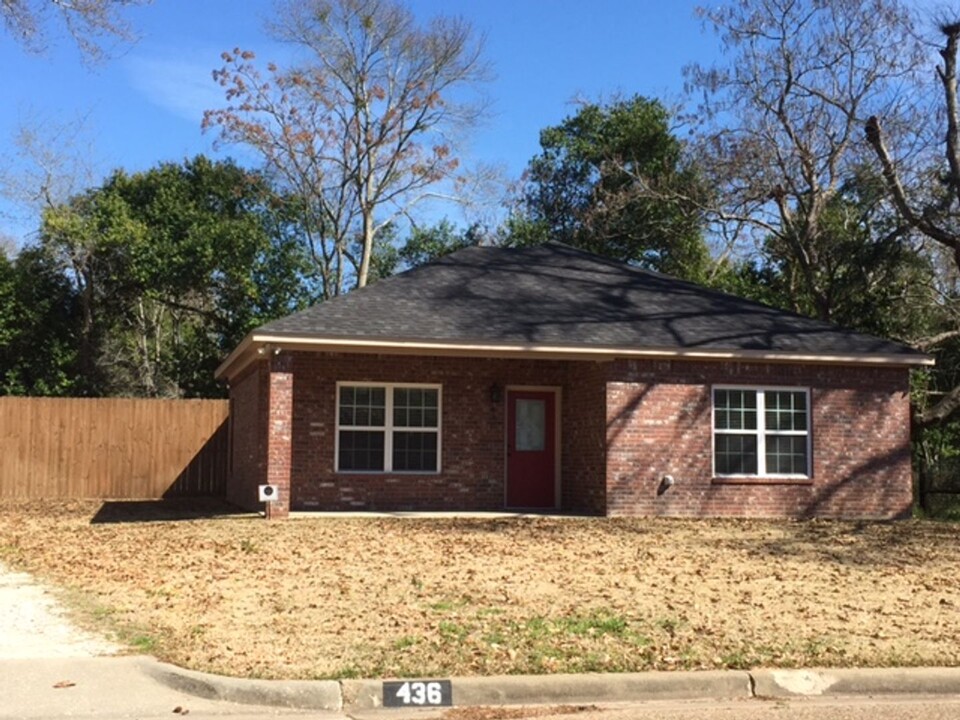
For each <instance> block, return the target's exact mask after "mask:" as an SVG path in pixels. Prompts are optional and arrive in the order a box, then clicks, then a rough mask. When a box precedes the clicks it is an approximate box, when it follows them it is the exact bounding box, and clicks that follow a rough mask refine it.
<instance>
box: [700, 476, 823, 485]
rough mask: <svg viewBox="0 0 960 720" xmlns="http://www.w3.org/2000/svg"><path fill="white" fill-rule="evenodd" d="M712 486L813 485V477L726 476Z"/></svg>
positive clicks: (714, 481) (714, 480) (717, 478)
mask: <svg viewBox="0 0 960 720" xmlns="http://www.w3.org/2000/svg"><path fill="white" fill-rule="evenodd" d="M710 482H711V484H712V485H813V478H811V477H776V476H766V477H759V476H755V475H724V476H720V477H715V478H713V480H711V481H710Z"/></svg>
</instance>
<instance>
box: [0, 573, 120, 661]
mask: <svg viewBox="0 0 960 720" xmlns="http://www.w3.org/2000/svg"><path fill="white" fill-rule="evenodd" d="M0 627H2V628H3V632H2V633H0V660H12V659H29V658H34V659H36V658H84V657H87V658H88V657H95V656H98V655H112V654H113V653H115V652H117V651H118V650H119V649H120V648H119V647H117V646H116V645H114V644H112V643H110V642H107V641H106V640H104V639H103V638H99V637H96V636H94V635H91V634H90V633H87V632H84V631H82V630H80V629H78V628H77V627H75V626H73V625H72V624H71V623H70V622H69V621H67V620H66V618H65V617H64V613H63V609H62V608H61V607H60V605H59V604H58V603H57V601H56V600H55V599H54V597H53V595H51V593H50V592H49V591H48V590H47V589H46V588H44V587H42V586H41V585H39V584H38V583H37V582H36V581H35V580H34V579H33V578H32V577H31V576H30V575H27V574H26V573H19V572H12V571H10V570H9V569H7V568H5V567H4V566H3V565H0Z"/></svg>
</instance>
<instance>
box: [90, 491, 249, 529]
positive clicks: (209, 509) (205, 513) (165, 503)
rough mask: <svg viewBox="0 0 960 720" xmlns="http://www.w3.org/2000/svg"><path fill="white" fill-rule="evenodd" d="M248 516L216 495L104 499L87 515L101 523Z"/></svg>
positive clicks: (95, 521) (94, 522)
mask: <svg viewBox="0 0 960 720" xmlns="http://www.w3.org/2000/svg"><path fill="white" fill-rule="evenodd" d="M231 515H232V516H236V517H249V516H250V513H249V512H245V511H243V510H241V509H240V508H238V507H236V506H235V505H230V504H229V503H227V502H226V501H224V500H222V499H220V498H210V497H198V498H169V499H165V500H108V501H106V502H104V503H103V505H101V506H100V509H99V510H97V512H96V514H95V515H94V516H93V517H92V518H91V519H90V523H91V524H93V525H96V524H101V523H138V522H168V521H171V520H203V519H209V518H214V517H229V516H231Z"/></svg>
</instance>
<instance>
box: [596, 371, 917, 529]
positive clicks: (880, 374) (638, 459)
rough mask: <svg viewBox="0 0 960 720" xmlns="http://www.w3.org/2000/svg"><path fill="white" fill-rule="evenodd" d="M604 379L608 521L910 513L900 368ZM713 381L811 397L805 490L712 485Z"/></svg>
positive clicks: (904, 385) (626, 374)
mask: <svg viewBox="0 0 960 720" xmlns="http://www.w3.org/2000/svg"><path fill="white" fill-rule="evenodd" d="M608 378H609V380H610V382H609V383H608V385H607V403H608V407H607V422H608V433H607V501H608V512H609V514H611V515H677V516H705V515H744V516H792V517H804V516H813V515H815V516H819V517H882V518H887V517H897V516H901V515H904V514H906V513H908V512H909V508H910V504H911V501H912V496H911V481H910V477H911V473H910V423H909V396H908V371H907V370H905V369H902V368H878V367H859V368H857V367H837V366H826V365H822V366H812V365H797V366H790V365H781V364H754V363H705V362H681V361H618V362H617V363H615V364H614V365H612V366H611V368H610V374H609V376H608ZM713 384H731V385H741V384H742V385H760V386H764V385H768V386H769V385H780V386H798V387H808V388H810V390H811V404H812V415H811V425H812V433H813V435H812V451H813V477H812V481H811V482H808V483H804V484H769V483H752V484H750V483H741V484H733V483H729V482H726V483H724V482H722V481H716V480H714V478H712V458H711V452H712V451H711V447H712V446H711V432H712V418H711V417H710V408H711V401H710V389H711V386H712V385H713ZM664 475H671V476H673V478H674V479H675V485H673V486H672V487H669V488H666V489H664V488H662V486H661V479H662V478H663V476H664Z"/></svg>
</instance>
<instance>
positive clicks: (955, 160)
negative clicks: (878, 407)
mask: <svg viewBox="0 0 960 720" xmlns="http://www.w3.org/2000/svg"><path fill="white" fill-rule="evenodd" d="M940 30H941V31H942V32H943V36H944V45H943V48H942V49H941V50H940V56H941V58H942V61H943V62H942V64H941V65H939V66H938V67H937V76H938V78H939V81H940V85H941V88H942V93H943V95H942V98H943V110H944V112H943V113H940V117H942V118H943V119H944V124H945V125H946V129H945V132H944V133H943V134H942V135H941V137H942V138H943V140H942V142H943V155H942V161H941V165H940V167H939V168H937V169H936V170H935V171H934V172H933V173H929V174H928V175H927V176H925V177H924V176H916V175H915V173H914V171H913V169H912V168H911V166H910V163H909V162H908V159H909V157H908V156H907V157H904V156H903V155H901V156H900V157H895V156H894V155H893V154H892V153H891V151H890V150H889V148H888V141H889V140H890V133H889V131H888V129H887V118H886V117H884V116H883V115H874V116H871V117H870V118H868V119H867V121H866V123H865V124H864V129H865V131H866V132H865V135H866V140H867V142H868V143H869V144H870V147H871V148H872V149H873V152H874V154H875V155H876V159H877V160H878V161H879V164H880V168H881V170H882V173H883V178H884V180H885V182H886V186H887V189H888V191H889V193H890V196H891V198H892V200H893V203H894V205H895V206H896V209H897V211H898V213H899V214H900V217H901V218H902V219H903V221H904V222H905V223H906V224H908V225H909V226H910V227H911V228H912V229H914V230H916V231H917V232H919V233H921V234H922V235H923V236H924V237H925V238H927V239H929V240H930V241H932V242H933V243H935V244H936V245H937V246H938V247H939V248H941V249H942V250H943V253H944V254H945V255H946V256H947V257H948V258H949V259H950V261H951V263H952V265H953V270H954V274H953V284H952V287H949V288H946V290H947V292H948V293H949V294H950V295H952V296H953V298H954V299H955V298H956V294H957V293H956V291H957V283H956V278H957V275H956V273H957V272H960V102H958V99H957V48H958V45H960V22H950V23H943V24H942V25H941V27H940ZM881 117H883V118H884V120H883V123H882V124H881V120H880V118H881ZM957 337H960V329H956V328H953V329H946V330H944V331H942V332H940V333H937V334H936V335H934V336H932V337H929V338H925V339H924V340H922V341H921V342H920V343H918V344H919V345H920V346H921V347H922V348H923V349H925V350H933V349H936V348H937V347H938V346H940V345H942V344H943V343H945V342H947V341H949V340H952V339H954V338H957ZM958 410H960V385H958V386H956V387H954V388H953V389H952V390H950V391H949V392H947V393H945V394H944V395H943V396H942V397H941V398H940V399H939V400H938V401H937V402H934V403H932V404H929V405H928V406H925V407H920V408H918V409H916V410H915V412H914V424H915V425H916V426H917V427H927V426H931V425H935V424H937V423H940V422H942V421H944V420H946V419H948V418H950V417H952V416H954V415H955V414H956V413H957V411H958Z"/></svg>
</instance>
